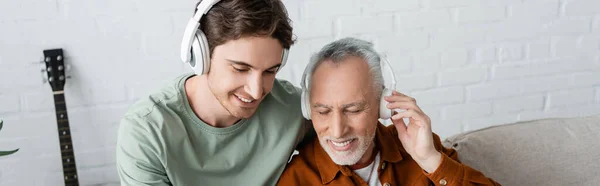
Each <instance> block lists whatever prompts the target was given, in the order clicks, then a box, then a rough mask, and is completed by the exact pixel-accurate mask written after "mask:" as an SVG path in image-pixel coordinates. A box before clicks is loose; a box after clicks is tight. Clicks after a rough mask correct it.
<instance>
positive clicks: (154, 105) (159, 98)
mask: <svg viewBox="0 0 600 186" xmlns="http://www.w3.org/2000/svg"><path fill="white" fill-rule="evenodd" d="M191 76H192V75H191V74H185V75H182V76H179V77H177V78H175V79H174V80H173V81H171V82H169V83H167V84H166V85H164V86H163V87H161V88H160V89H159V90H156V91H154V92H152V93H150V94H148V95H146V96H144V97H141V98H140V99H139V100H138V101H136V102H135V103H134V104H133V105H132V106H130V107H129V109H128V111H127V112H126V113H125V115H124V116H123V118H122V119H121V122H120V125H119V133H120V135H121V134H123V135H122V136H121V137H123V138H131V137H133V136H136V135H143V136H140V137H141V138H146V139H159V138H161V136H160V135H159V134H160V130H161V129H163V128H164V127H166V123H172V122H168V121H172V120H174V118H176V117H180V114H178V113H180V112H181V110H182V109H183V108H184V107H183V103H184V102H185V98H184V96H185V95H182V93H181V92H182V88H183V87H182V86H183V83H184V82H185V80H186V79H187V78H189V77H191ZM175 120H177V119H175ZM121 137H120V138H121Z"/></svg>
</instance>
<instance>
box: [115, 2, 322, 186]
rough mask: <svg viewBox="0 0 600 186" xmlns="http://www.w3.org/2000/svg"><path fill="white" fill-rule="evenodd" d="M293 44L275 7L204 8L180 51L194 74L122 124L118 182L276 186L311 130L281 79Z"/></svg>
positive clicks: (295, 94) (146, 101)
mask: <svg viewBox="0 0 600 186" xmlns="http://www.w3.org/2000/svg"><path fill="white" fill-rule="evenodd" d="M204 13H206V14H204ZM203 14H204V15H203ZM200 17H201V18H200ZM198 24H199V25H200V26H199V27H198ZM198 28H199V29H200V30H198ZM200 31H203V34H205V37H206V42H204V41H203V39H202V37H204V36H202V33H201V32H200ZM196 32H197V34H196ZM204 44H207V46H205V45H204ZM292 44H293V39H292V28H291V26H290V23H289V19H288V17H287V13H286V10H285V7H284V6H283V4H282V3H281V2H280V1H279V0H223V1H216V0H202V2H200V4H199V5H198V10H197V13H196V14H195V16H194V18H193V19H192V20H191V21H190V22H189V25H188V29H187V30H186V32H185V34H184V41H183V44H182V45H183V47H182V50H183V52H182V58H183V59H184V61H186V62H188V63H190V65H192V66H193V67H194V70H195V72H196V74H188V75H183V76H181V77H179V78H177V79H176V80H175V81H173V82H172V83H171V84H169V85H167V86H166V87H164V88H162V89H161V90H160V91H159V92H156V93H153V94H151V95H150V96H148V97H145V98H142V99H141V100H140V101H138V102H137V103H136V104H135V105H133V106H132V107H131V108H130V109H129V111H128V112H127V113H126V114H125V116H124V118H123V120H122V122H121V125H120V127H119V131H118V141H117V154H116V155H117V168H118V172H119V176H120V178H121V184H122V185H274V184H275V183H276V182H277V179H278V178H279V176H280V174H281V173H282V172H283V169H284V167H285V165H286V163H287V162H288V160H289V156H290V154H291V153H292V151H293V150H294V148H295V147H296V145H297V144H298V143H299V142H300V141H301V140H302V139H303V137H304V135H305V134H306V133H307V131H309V130H312V129H310V127H311V126H310V124H305V123H306V120H304V119H303V118H302V115H301V111H300V105H299V104H300V90H299V89H297V88H295V87H294V86H293V85H292V84H290V83H289V82H286V81H282V80H277V79H275V74H276V73H277V71H278V70H279V68H281V66H282V63H284V62H285V55H284V54H285V51H286V50H287V49H289V48H290V46H291V45H292ZM190 46H191V47H190ZM190 51H193V53H189V52H190ZM305 127H308V128H305Z"/></svg>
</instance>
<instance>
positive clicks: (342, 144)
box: [331, 139, 353, 147]
mask: <svg viewBox="0 0 600 186" xmlns="http://www.w3.org/2000/svg"><path fill="white" fill-rule="evenodd" d="M352 140H353V139H350V140H346V141H342V142H335V141H331V143H332V144H333V145H335V146H337V147H344V146H346V145H348V144H350V142H352Z"/></svg>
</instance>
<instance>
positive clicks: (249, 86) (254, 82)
mask: <svg viewBox="0 0 600 186" xmlns="http://www.w3.org/2000/svg"><path fill="white" fill-rule="evenodd" d="M262 84H263V79H262V76H261V75H260V74H253V75H250V77H249V78H248V82H247V83H246V86H245V88H244V89H245V91H246V92H247V93H248V94H250V96H252V98H253V99H260V98H261V97H262V94H263V88H262Z"/></svg>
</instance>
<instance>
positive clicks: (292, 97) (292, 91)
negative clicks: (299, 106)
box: [270, 79, 302, 103]
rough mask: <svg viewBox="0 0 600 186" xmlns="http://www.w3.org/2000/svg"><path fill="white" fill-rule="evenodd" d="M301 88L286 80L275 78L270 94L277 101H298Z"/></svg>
mask: <svg viewBox="0 0 600 186" xmlns="http://www.w3.org/2000/svg"><path fill="white" fill-rule="evenodd" d="M301 93H302V89H300V87H297V86H294V85H293V84H292V83H290V82H289V81H287V80H283V79H275V82H274V83H273V88H272V89H271V93H270V96H271V97H273V99H275V100H277V101H279V102H289V101H292V102H298V103H299V102H300V94H301Z"/></svg>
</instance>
